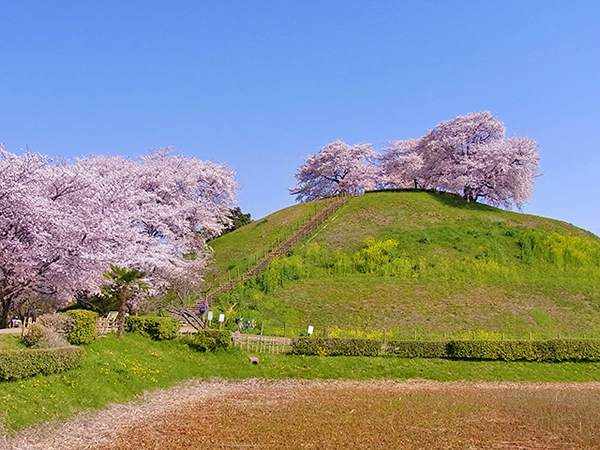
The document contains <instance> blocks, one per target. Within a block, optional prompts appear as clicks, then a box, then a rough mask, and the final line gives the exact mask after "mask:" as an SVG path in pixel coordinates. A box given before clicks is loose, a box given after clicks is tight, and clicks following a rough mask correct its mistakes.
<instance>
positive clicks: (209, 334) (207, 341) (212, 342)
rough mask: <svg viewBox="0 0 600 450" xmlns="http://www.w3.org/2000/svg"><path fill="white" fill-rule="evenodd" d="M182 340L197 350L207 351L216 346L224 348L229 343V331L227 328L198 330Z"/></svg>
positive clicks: (216, 347) (214, 348)
mask: <svg viewBox="0 0 600 450" xmlns="http://www.w3.org/2000/svg"><path fill="white" fill-rule="evenodd" d="M182 341H183V342H184V343H185V344H187V345H188V346H189V347H190V348H193V349H194V350H197V351H199V352H209V351H213V350H216V349H218V348H222V349H226V348H228V347H229V346H230V345H231V332H229V331H227V330H198V332H197V333H195V334H193V335H191V336H185V337H183V338H182Z"/></svg>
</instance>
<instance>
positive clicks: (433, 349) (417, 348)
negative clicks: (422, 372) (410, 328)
mask: <svg viewBox="0 0 600 450" xmlns="http://www.w3.org/2000/svg"><path fill="white" fill-rule="evenodd" d="M381 355H382V356H383V355H385V356H396V357H398V358H449V355H448V342H446V341H388V342H387V344H386V345H384V346H383V347H382V353H381Z"/></svg>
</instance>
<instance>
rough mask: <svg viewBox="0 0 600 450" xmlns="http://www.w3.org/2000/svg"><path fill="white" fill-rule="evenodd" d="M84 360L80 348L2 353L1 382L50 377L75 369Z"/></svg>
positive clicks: (0, 354)
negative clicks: (38, 376) (53, 374)
mask: <svg viewBox="0 0 600 450" xmlns="http://www.w3.org/2000/svg"><path fill="white" fill-rule="evenodd" d="M82 358H83V349H81V348H80V347H58V348H44V349H41V348H40V349H32V350H3V351H0V380H12V379H17V378H28V377H33V376H35V375H38V374H43V375H49V374H52V373H58V372H62V371H64V370H68V369H73V368H75V367H77V366H78V365H79V363H80V362H81V359H82Z"/></svg>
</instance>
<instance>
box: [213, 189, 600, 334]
mask: <svg viewBox="0 0 600 450" xmlns="http://www.w3.org/2000/svg"><path fill="white" fill-rule="evenodd" d="M330 201H331V200H328V199H324V200H319V201H315V202H311V203H303V204H298V205H295V206H291V207H289V208H286V209H283V210H281V211H278V212H276V213H274V214H272V215H270V216H268V217H266V218H264V219H262V220H260V221H255V222H252V223H251V224H249V225H246V226H244V227H242V228H240V229H238V230H236V231H234V232H232V233H229V234H227V235H225V236H222V237H220V238H218V239H216V240H214V241H212V242H211V245H212V246H213V248H214V250H215V272H214V273H213V274H211V275H210V276H209V277H208V281H210V282H212V283H213V285H218V284H220V283H223V282H224V281H225V280H227V279H229V278H230V277H233V278H235V277H237V275H238V274H239V273H243V272H244V271H245V270H246V268H247V267H250V266H252V265H253V264H254V263H255V262H256V261H258V260H259V259H260V258H261V257H262V256H263V255H264V254H265V253H266V252H268V251H269V250H270V249H272V248H274V247H275V245H276V243H277V242H280V241H281V240H283V239H284V238H285V237H286V236H289V235H291V234H292V233H293V232H294V230H297V229H298V228H299V227H300V226H301V225H302V224H303V223H305V222H306V221H308V220H309V219H310V217H312V216H314V215H315V214H317V213H318V212H319V211H320V210H322V209H323V208H325V207H327V204H328V202H330ZM232 305H235V306H234V307H233V308H232ZM215 307H219V308H221V309H222V310H223V311H228V313H229V316H230V318H236V317H244V318H246V319H249V318H254V319H256V320H257V322H263V321H264V324H265V332H270V333H282V332H283V328H284V323H285V326H286V331H287V332H288V334H291V333H293V332H294V331H293V330H296V332H298V331H297V330H301V329H305V327H306V326H307V325H309V324H310V325H314V326H315V328H316V329H318V330H322V329H324V328H328V331H329V332H330V333H333V334H336V333H337V334H340V335H343V334H344V333H346V334H347V333H357V334H361V333H363V332H365V333H366V335H369V334H371V335H373V334H374V335H376V334H378V333H381V331H382V330H383V329H386V330H387V332H388V333H390V331H391V332H392V333H393V334H394V336H396V337H414V336H415V334H416V335H417V336H422V337H442V336H443V335H446V336H455V337H460V336H471V335H472V333H473V332H475V333H476V334H477V335H480V336H487V337H501V336H502V335H503V334H505V335H506V336H507V337H528V336H530V335H531V336H534V337H556V336H558V335H562V336H582V335H586V336H599V337H600V314H599V312H600V239H599V238H598V237H597V236H595V235H593V234H592V233H590V232H587V231H585V230H582V229H580V228H577V227H575V226H573V225H570V224H567V223H564V222H560V221H556V220H552V219H547V218H543V217H537V216H531V215H527V214H521V213H516V212H510V211H504V210H501V209H498V208H494V207H491V206H487V205H483V204H479V203H468V202H466V201H465V200H464V199H462V198H461V197H460V196H457V195H453V194H446V193H438V192H428V191H414V190H410V191H408V190H407V191H377V192H371V193H367V194H365V195H362V196H358V197H354V198H352V199H350V200H349V201H348V202H347V203H346V204H345V205H344V206H343V207H342V208H341V209H339V210H338V211H337V212H336V213H334V214H333V215H332V216H331V217H330V218H329V220H327V221H326V222H325V223H324V224H323V225H322V226H321V227H320V228H319V229H318V230H317V231H316V232H315V233H313V234H311V235H309V236H308V237H307V238H306V239H304V240H303V241H301V242H300V243H299V244H298V245H296V246H295V247H294V248H293V249H292V250H291V251H290V252H289V253H288V254H287V255H285V256H281V257H278V258H276V259H275V260H274V261H273V262H272V263H271V264H270V265H269V266H268V267H267V269H266V270H265V271H264V272H262V273H261V274H260V275H258V276H256V277H253V278H252V279H250V280H247V281H246V282H245V283H244V284H243V285H241V284H240V285H239V286H238V287H237V288H236V289H234V290H233V291H232V292H231V293H229V294H224V295H222V296H220V297H219V300H218V301H217V302H216V303H215ZM355 330H358V331H355ZM365 330H366V331H365Z"/></svg>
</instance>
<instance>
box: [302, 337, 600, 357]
mask: <svg viewBox="0 0 600 450" xmlns="http://www.w3.org/2000/svg"><path fill="white" fill-rule="evenodd" d="M291 353H292V354H295V355H323V356H395V357H399V358H446V359H467V360H468V359H472V360H496V361H546V362H560V361H600V340H595V339H553V340H547V341H532V340H523V341H519V340H507V341H484V340H473V341H389V342H387V343H386V344H382V342H381V341H376V340H368V339H353V338H295V339H293V340H292V350H291Z"/></svg>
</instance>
